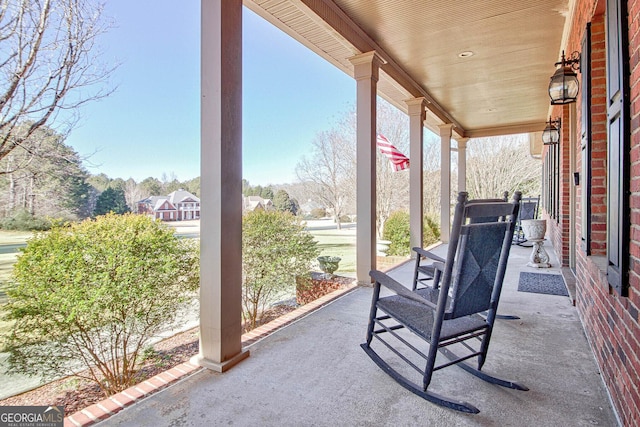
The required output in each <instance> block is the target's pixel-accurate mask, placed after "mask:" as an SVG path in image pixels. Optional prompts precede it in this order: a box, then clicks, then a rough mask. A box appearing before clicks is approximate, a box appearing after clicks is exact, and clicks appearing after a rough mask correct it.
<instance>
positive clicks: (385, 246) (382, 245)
mask: <svg viewBox="0 0 640 427" xmlns="http://www.w3.org/2000/svg"><path fill="white" fill-rule="evenodd" d="M390 244H391V241H390V240H378V241H377V242H376V250H377V252H378V253H377V255H378V256H387V251H388V250H389V245H390Z"/></svg>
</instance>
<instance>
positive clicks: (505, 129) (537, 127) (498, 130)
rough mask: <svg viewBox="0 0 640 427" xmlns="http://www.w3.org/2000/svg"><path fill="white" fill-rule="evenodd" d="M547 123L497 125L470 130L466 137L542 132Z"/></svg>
mask: <svg viewBox="0 0 640 427" xmlns="http://www.w3.org/2000/svg"><path fill="white" fill-rule="evenodd" d="M546 125H547V124H546V123H545V122H536V123H528V124H517V125H511V126H496V127H492V128H484V129H474V130H468V131H466V132H465V133H464V135H463V136H464V137H465V138H485V137H488V136H500V135H514V134H518V133H529V132H542V131H543V130H544V128H545V126H546Z"/></svg>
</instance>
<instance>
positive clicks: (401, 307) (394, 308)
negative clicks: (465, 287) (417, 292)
mask: <svg viewBox="0 0 640 427" xmlns="http://www.w3.org/2000/svg"><path fill="white" fill-rule="evenodd" d="M378 308H379V309H381V310H382V311H384V312H385V313H387V314H388V315H390V316H391V317H393V318H394V319H395V320H397V321H398V323H400V324H402V325H403V326H404V327H405V328H407V329H409V330H410V331H412V332H413V333H415V334H417V335H418V336H420V337H422V338H423V339H425V340H430V339H431V331H432V330H433V322H434V313H433V311H431V310H425V306H424V304H420V303H419V302H416V301H413V300H409V299H407V298H404V297H402V296H399V295H393V296H390V297H384V298H380V299H379V300H378ZM486 327H487V321H486V319H485V318H483V317H482V316H480V315H478V314H472V315H470V316H464V317H458V318H457V319H451V320H445V321H443V323H442V329H441V331H440V340H448V339H450V338H455V337H458V336H460V335H462V334H465V333H470V332H475V331H479V330H481V329H483V328H486Z"/></svg>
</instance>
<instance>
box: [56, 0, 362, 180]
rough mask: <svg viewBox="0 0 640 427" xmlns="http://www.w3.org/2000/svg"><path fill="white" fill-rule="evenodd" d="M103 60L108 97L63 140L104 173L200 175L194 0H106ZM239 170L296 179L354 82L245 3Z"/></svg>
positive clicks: (349, 99) (350, 98)
mask: <svg viewBox="0 0 640 427" xmlns="http://www.w3.org/2000/svg"><path fill="white" fill-rule="evenodd" d="M106 3H107V4H106V6H105V15H106V16H108V17H110V18H112V19H113V20H114V24H115V26H114V28H112V29H111V30H109V32H108V33H107V34H106V35H104V36H103V38H102V42H101V44H102V48H103V50H104V55H103V57H102V58H103V60H105V61H107V62H119V63H121V65H120V67H119V68H118V69H117V71H116V72H115V74H114V75H113V76H112V83H113V84H115V85H117V86H118V88H117V90H116V92H115V93H114V94H112V95H111V96H109V97H108V98H105V99H102V100H100V101H98V102H93V103H90V104H87V105H85V106H84V107H82V108H83V109H82V110H81V116H82V118H81V121H80V123H79V125H78V127H76V128H75V129H74V130H73V131H72V133H71V134H70V135H69V138H68V139H67V143H68V144H69V145H71V146H72V147H73V148H74V149H75V150H76V151H78V152H79V153H80V155H82V156H89V155H90V157H89V159H88V161H86V162H85V165H86V166H87V168H88V170H89V172H91V173H93V174H97V173H105V174H107V175H108V176H109V177H111V178H118V177H119V178H123V179H128V178H130V177H131V178H134V179H135V180H136V181H138V182H140V181H141V180H143V179H144V178H146V177H148V176H153V177H156V178H160V177H161V175H162V174H163V173H166V174H167V175H170V174H172V173H173V174H175V175H176V176H177V177H178V179H179V180H182V181H184V180H187V179H191V178H194V177H196V176H198V175H199V174H200V169H199V168H200V105H199V99H200V94H199V90H200V89H199V82H200V2H199V1H194V0H191V1H185V2H180V6H179V7H176V3H175V1H169V0H157V1H154V2H142V1H130V0H109V1H108V2H106ZM243 18H244V22H243V25H244V29H243V31H244V36H243V38H244V42H243V43H244V44H243V58H244V63H243V67H244V69H243V83H244V87H243V176H244V178H245V179H248V180H249V182H250V183H251V184H253V185H257V184H260V185H267V184H279V183H286V182H293V181H295V179H296V178H295V165H296V163H297V161H298V159H299V158H300V157H301V156H302V155H304V154H306V153H308V151H309V146H310V143H311V141H312V140H313V138H314V137H315V135H316V133H318V132H319V131H322V130H328V129H329V128H331V127H332V126H333V124H334V123H335V122H336V121H337V120H338V119H339V117H340V116H341V115H342V114H343V113H344V112H345V111H348V110H349V109H351V108H353V105H354V102H355V90H356V88H355V81H354V80H353V79H352V78H350V77H349V76H347V75H346V74H344V73H343V72H342V71H340V70H338V69H336V68H335V67H333V66H332V65H330V64H329V63H327V62H326V61H325V60H324V59H322V58H320V57H319V56H317V55H316V54H315V53H313V52H311V51H309V50H308V49H306V48H305V47H303V46H302V45H300V44H299V43H298V42H297V41H295V40H293V39H292V38H291V37H289V36H288V35H286V34H284V33H282V32H281V31H280V30H278V29H276V28H274V27H273V26H272V25H271V24H269V23H268V22H266V21H264V20H263V19H262V18H260V17H258V16H257V15H255V14H254V13H253V12H251V11H249V10H248V9H246V8H244V13H243Z"/></svg>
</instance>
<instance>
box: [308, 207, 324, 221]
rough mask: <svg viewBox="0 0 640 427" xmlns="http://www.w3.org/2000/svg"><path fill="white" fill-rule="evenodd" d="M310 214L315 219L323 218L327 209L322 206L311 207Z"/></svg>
mask: <svg viewBox="0 0 640 427" xmlns="http://www.w3.org/2000/svg"><path fill="white" fill-rule="evenodd" d="M311 216H312V217H313V218H315V219H320V218H324V217H326V216H327V211H326V210H324V209H322V208H315V209H311Z"/></svg>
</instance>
